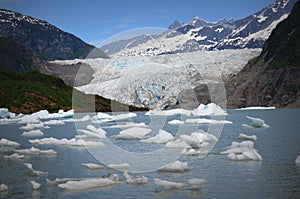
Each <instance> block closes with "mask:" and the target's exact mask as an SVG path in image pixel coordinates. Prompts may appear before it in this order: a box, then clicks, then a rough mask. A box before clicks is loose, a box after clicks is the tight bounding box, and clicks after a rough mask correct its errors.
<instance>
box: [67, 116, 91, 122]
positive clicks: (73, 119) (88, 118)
mask: <svg viewBox="0 0 300 199" xmlns="http://www.w3.org/2000/svg"><path fill="white" fill-rule="evenodd" d="M90 120H91V116H89V115H86V116H83V117H82V118H69V119H64V120H61V121H63V122H87V121H90Z"/></svg>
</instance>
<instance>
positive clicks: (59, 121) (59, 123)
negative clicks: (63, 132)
mask: <svg viewBox="0 0 300 199" xmlns="http://www.w3.org/2000/svg"><path fill="white" fill-rule="evenodd" d="M64 124H65V122H64V121H62V120H48V121H45V122H44V125H64Z"/></svg>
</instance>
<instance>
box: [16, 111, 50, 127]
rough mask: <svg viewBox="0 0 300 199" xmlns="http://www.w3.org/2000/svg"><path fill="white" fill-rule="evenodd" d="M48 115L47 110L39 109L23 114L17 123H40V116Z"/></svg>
mask: <svg viewBox="0 0 300 199" xmlns="http://www.w3.org/2000/svg"><path fill="white" fill-rule="evenodd" d="M48 115H49V112H48V111H47V110H41V111H39V112H36V113H32V114H30V115H25V116H23V117H22V118H21V120H20V121H19V122H18V123H20V124H25V123H40V118H44V117H47V116H48Z"/></svg>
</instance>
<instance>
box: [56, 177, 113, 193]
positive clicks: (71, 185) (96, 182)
mask: <svg viewBox="0 0 300 199" xmlns="http://www.w3.org/2000/svg"><path fill="white" fill-rule="evenodd" d="M113 184H116V182H115V181H113V180H111V179H108V178H91V179H83V180H79V181H72V180H71V181H67V182H66V183H63V184H59V185H58V187H60V188H64V189H66V190H71V191H76V190H86V189H93V188H99V187H105V186H109V185H113Z"/></svg>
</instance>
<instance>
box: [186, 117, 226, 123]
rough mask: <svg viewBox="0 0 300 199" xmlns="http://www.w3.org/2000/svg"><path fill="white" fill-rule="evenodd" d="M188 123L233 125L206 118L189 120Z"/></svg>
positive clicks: (224, 121)
mask: <svg viewBox="0 0 300 199" xmlns="http://www.w3.org/2000/svg"><path fill="white" fill-rule="evenodd" d="M186 123H192V124H193V123H194V124H232V122H231V121H227V120H213V119H205V118H197V119H187V120H186Z"/></svg>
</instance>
